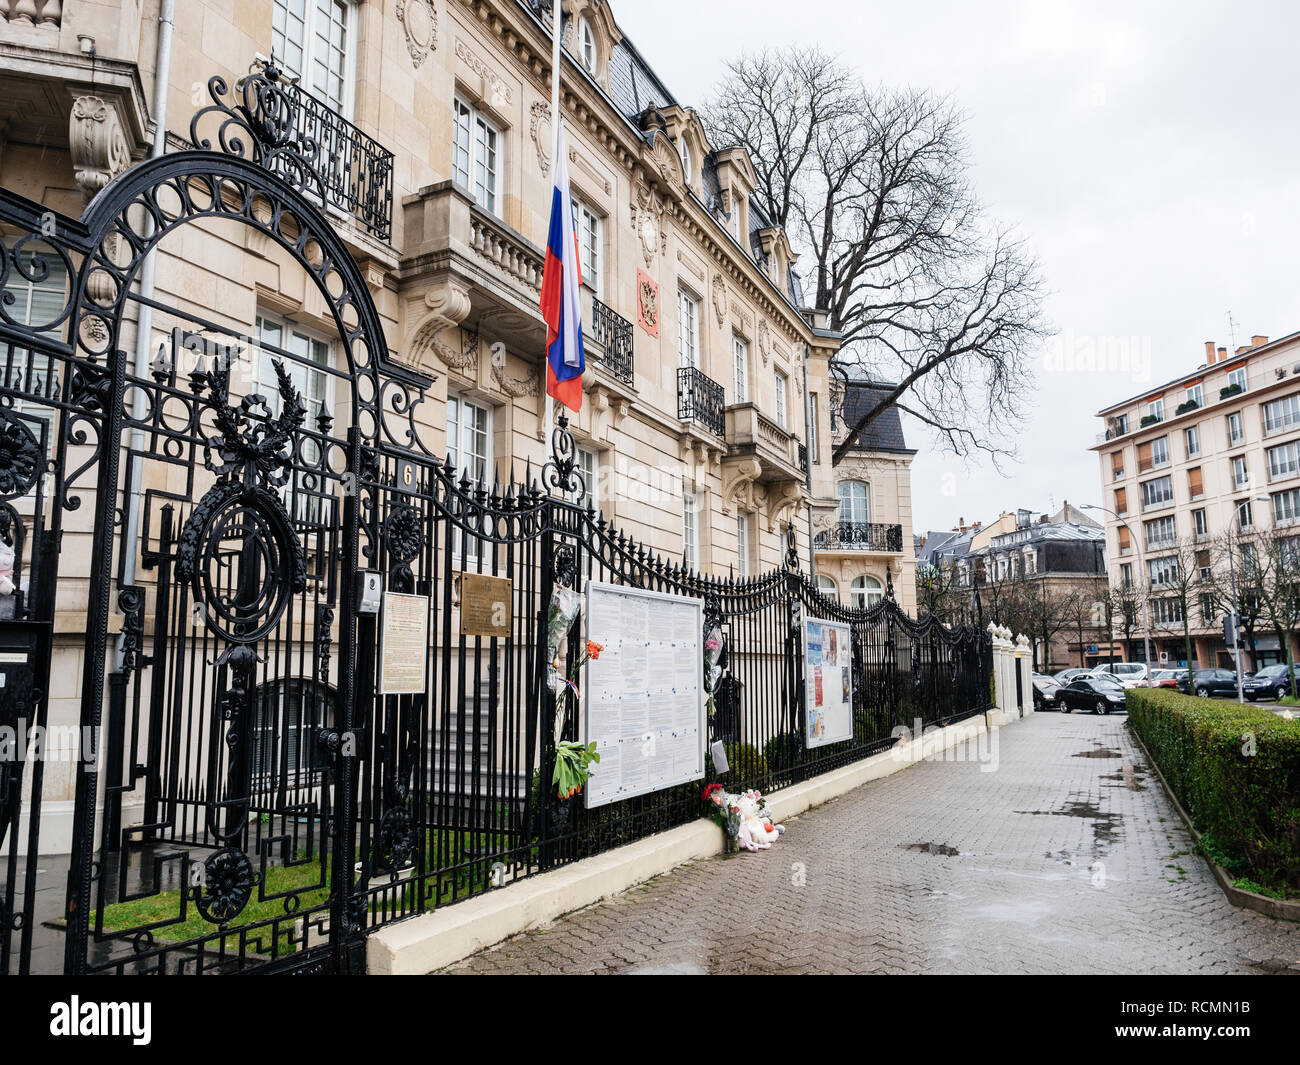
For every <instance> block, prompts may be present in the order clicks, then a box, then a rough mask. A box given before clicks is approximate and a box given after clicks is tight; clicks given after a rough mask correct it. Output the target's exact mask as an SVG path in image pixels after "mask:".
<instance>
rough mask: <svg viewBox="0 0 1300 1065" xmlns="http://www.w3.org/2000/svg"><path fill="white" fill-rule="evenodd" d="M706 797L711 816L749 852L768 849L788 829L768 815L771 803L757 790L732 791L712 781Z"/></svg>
mask: <svg viewBox="0 0 1300 1065" xmlns="http://www.w3.org/2000/svg"><path fill="white" fill-rule="evenodd" d="M701 798H703V800H704V803H705V806H706V807H707V809H708V812H709V815H710V816H711V817H712V818H713V819H714V820H715V821H716V822H717V823H718V824H719V825H720V826H721V827H722V830H723V831H724V832H725V833H726V834H727V840H728V842H729V843H730V844H732V845H734V846H737V847H743V848H744V849H745V850H747V851H758V850H767V849H768V848H769V847H770V846H772V844H773V843H775V842H776V841H777V840H778V839H779V838H780V836H781V833H782V832H784V831H785V825H774V824H773V823H772V819H771V818H770V817H769V816H768V815H767V802H766V800H765V799H764V798H763V795H762V793H761V792H759V791H757V790H751V791H742V792H739V793H732V792H729V791H724V790H723V787H722V785H721V784H710V785H709V786H708V787H707V788H705V789H704V794H703V795H702V796H701Z"/></svg>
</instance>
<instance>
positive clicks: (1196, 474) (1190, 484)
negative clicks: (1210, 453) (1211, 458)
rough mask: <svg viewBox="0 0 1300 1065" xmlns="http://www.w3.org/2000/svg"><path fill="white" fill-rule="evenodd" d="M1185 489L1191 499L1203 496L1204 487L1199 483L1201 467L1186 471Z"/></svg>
mask: <svg viewBox="0 0 1300 1065" xmlns="http://www.w3.org/2000/svg"><path fill="white" fill-rule="evenodd" d="M1187 488H1188V491H1189V492H1191V495H1192V498H1193V499H1195V498H1196V497H1197V496H1201V495H1204V494H1205V486H1204V485H1203V484H1202V483H1201V467H1199V466H1195V467H1193V468H1192V469H1190V470H1188V471H1187Z"/></svg>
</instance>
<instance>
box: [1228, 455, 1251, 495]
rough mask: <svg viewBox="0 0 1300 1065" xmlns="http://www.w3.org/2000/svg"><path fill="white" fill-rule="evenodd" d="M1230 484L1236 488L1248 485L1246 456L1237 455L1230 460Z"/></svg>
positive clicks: (1248, 476) (1248, 474) (1248, 475)
mask: <svg viewBox="0 0 1300 1065" xmlns="http://www.w3.org/2000/svg"><path fill="white" fill-rule="evenodd" d="M1232 483H1233V484H1234V485H1236V486H1237V487H1238V488H1245V487H1246V486H1247V485H1248V484H1250V473H1249V472H1248V471H1247V469H1246V456H1245V455H1237V456H1236V457H1234V458H1233V460H1232Z"/></svg>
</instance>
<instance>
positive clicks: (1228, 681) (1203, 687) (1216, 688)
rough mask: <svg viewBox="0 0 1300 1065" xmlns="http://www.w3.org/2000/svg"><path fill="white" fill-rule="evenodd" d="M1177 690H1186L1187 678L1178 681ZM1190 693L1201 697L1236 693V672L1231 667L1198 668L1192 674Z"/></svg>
mask: <svg viewBox="0 0 1300 1065" xmlns="http://www.w3.org/2000/svg"><path fill="white" fill-rule="evenodd" d="M1178 690H1179V691H1182V692H1186V691H1187V678H1186V677H1184V678H1182V680H1180V681H1179V682H1178ZM1192 693H1195V694H1196V695H1199V696H1200V697H1201V698H1202V699H1206V698H1209V697H1210V696H1211V695H1236V694H1237V674H1236V673H1234V672H1233V671H1232V670H1231V669H1198V670H1197V671H1196V672H1195V673H1193V674H1192Z"/></svg>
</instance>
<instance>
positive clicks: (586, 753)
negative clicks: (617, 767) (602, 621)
mask: <svg viewBox="0 0 1300 1065" xmlns="http://www.w3.org/2000/svg"><path fill="white" fill-rule="evenodd" d="M604 649H605V646H604V644H599V643H597V642H596V641H595V640H588V641H587V646H586V647H585V648H584V649H583V653H582V655H581V656H579V658H578V661H577V662H575V663H574V664H573V669H572V670H571V671H570V673H569V675H568V677H566V678H565V679H564V680H563V681H562V682H561V686H560V688H559V696H558V698H557V699H556V702H555V733H556V739H555V773H554V774H553V775H552V776H551V783H552V784H554V785H555V795H556V798H559V799H567V798H569V797H571V796H573V795H576V794H577V793H578V792H579V791H581V790H582V788H583V786H584V785H585V784H586V783H587V778H588V777H589V776H590V775H591V766H592V763H594V762H599V761H600V755H599V754H598V753H597V751H596V744H595V743H594V742H592V743H579V742H577V741H576V740H562V739H560V738H559V734H560V730H561V729H563V728H564V717H565V704H566V703H567V701H568V698H569V694H570V692H572V694H573V701H574V704H575V705H576V704H577V701H578V700H579V699H581V698H582V692H581V691H580V690H579V689H578V684H577V677H578V671H579V670H580V669H582V667H583V666H584V665H586V664H587V662H588V660H591V661H595V660H596V659H597V658H599V657H600V652H601V651H603V650H604ZM551 666H552V669H554V670H555V675H556V676H557V677H558V676H559V662H558V661H553V662H552V663H551Z"/></svg>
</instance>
